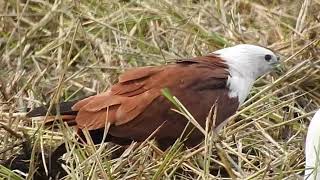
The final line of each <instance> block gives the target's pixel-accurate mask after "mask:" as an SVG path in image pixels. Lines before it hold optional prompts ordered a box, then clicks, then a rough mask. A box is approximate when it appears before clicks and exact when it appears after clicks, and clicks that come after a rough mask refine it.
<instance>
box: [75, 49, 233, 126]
mask: <svg viewBox="0 0 320 180" xmlns="http://www.w3.org/2000/svg"><path fill="white" fill-rule="evenodd" d="M226 69H227V66H226V65H225V64H224V63H223V62H222V61H221V59H219V58H217V57H216V56H214V55H209V56H203V57H197V58H194V59H187V60H181V61H178V62H177V63H176V64H171V65H167V66H161V67H143V68H137V69H134V70H131V71H128V72H126V73H124V74H123V75H121V76H120V77H119V82H118V83H117V84H115V85H113V86H112V87H111V89H110V90H109V91H108V92H105V93H102V94H100V95H96V96H92V97H89V98H86V99H84V100H82V101H80V102H78V103H76V104H75V105H74V106H73V110H75V111H79V112H78V114H77V117H76V122H77V124H78V127H79V128H87V129H88V130H94V129H99V128H103V127H104V126H105V123H106V122H109V123H111V124H115V125H117V126H120V125H123V124H126V123H128V122H130V121H132V120H134V119H135V118H137V117H138V116H139V115H141V114H143V113H144V112H145V111H146V109H147V108H148V106H150V105H151V103H152V102H154V101H155V100H156V99H159V98H160V97H161V89H163V88H169V89H170V90H172V92H173V93H174V95H175V94H177V93H180V94H181V93H184V91H186V92H189V89H193V91H202V90H204V89H208V88H209V89H211V92H212V93H215V92H214V91H213V90H214V89H218V91H219V90H221V89H224V90H225V83H226V80H227V76H228V72H227V70H226ZM218 91H217V92H218ZM218 94H219V93H218ZM199 101H200V99H199ZM211 105H212V104H211ZM211 105H210V107H211ZM156 108H164V109H166V111H167V110H170V106H168V107H167V106H166V107H162V106H159V107H156ZM162 121H165V119H163V120H162Z"/></svg>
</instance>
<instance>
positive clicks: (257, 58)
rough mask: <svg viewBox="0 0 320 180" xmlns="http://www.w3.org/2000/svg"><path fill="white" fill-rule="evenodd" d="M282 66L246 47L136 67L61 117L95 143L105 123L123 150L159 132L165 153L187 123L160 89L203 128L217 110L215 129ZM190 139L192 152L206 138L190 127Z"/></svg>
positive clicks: (65, 108) (67, 107)
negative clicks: (260, 81) (259, 81)
mask: <svg viewBox="0 0 320 180" xmlns="http://www.w3.org/2000/svg"><path fill="white" fill-rule="evenodd" d="M278 62H279V59H278V58H277V56H276V55H275V54H274V53H273V52H272V51H270V50H268V49H266V48H263V47H259V46H254V45H248V44H242V45H237V46H233V47H229V48H224V49H221V50H218V51H215V52H214V53H212V54H209V55H207V56H201V57H195V58H192V59H183V60H179V61H177V62H176V63H173V64H169V65H165V66H159V67H141V68H136V69H132V70H129V71H127V72H125V73H124V74H122V75H121V76H120V77H119V81H118V83H116V84H114V85H113V86H112V87H111V88H110V89H109V90H108V91H107V92H104V93H101V94H98V95H95V96H91V97H88V98H85V99H82V100H80V101H74V102H65V103H61V104H60V105H59V114H60V115H61V117H62V119H63V120H64V121H66V122H67V123H68V124H70V125H74V126H76V127H77V128H78V132H79V135H80V137H83V134H82V131H81V130H82V129H87V130H89V133H90V135H91V137H92V140H93V142H94V143H101V141H102V140H103V135H104V129H105V126H106V123H107V122H108V123H110V127H109V129H108V133H107V136H106V138H105V141H108V142H113V143H116V144H119V145H128V144H130V143H131V142H132V141H137V142H141V141H144V140H146V139H147V138H148V137H149V136H150V135H151V134H153V132H155V130H156V129H157V131H156V132H155V133H154V134H153V138H154V139H155V140H156V141H157V142H158V144H159V147H160V148H161V149H162V150H165V149H166V148H168V147H169V146H170V145H172V144H173V143H174V142H175V141H176V139H177V138H179V137H180V136H181V134H182V132H183V130H184V129H185V127H186V125H187V123H188V120H187V119H185V118H184V117H183V116H182V115H181V114H178V113H176V112H174V111H172V108H174V106H173V104H172V103H171V102H170V101H168V100H167V99H166V98H165V97H164V96H162V94H161V90H162V89H164V88H167V89H169V90H170V92H171V94H172V95H174V96H176V97H177V98H178V99H179V100H180V101H181V102H182V104H183V105H184V106H185V107H186V108H187V109H188V111H190V113H191V114H192V115H193V116H194V118H195V119H196V120H197V121H198V123H199V124H200V125H201V126H202V127H205V124H206V117H207V115H208V113H209V111H210V109H211V107H212V106H213V105H217V106H216V108H217V109H216V113H217V114H215V116H216V119H215V124H213V127H216V126H217V125H219V124H221V123H222V122H224V121H225V120H227V119H228V117H230V116H231V115H233V114H234V113H235V112H236V110H237V108H238V107H239V105H240V104H241V103H243V102H244V100H245V98H246V97H247V95H248V94H249V91H250V89H251V86H252V84H253V83H254V81H255V79H256V78H258V77H259V76H261V75H263V74H265V73H267V72H268V71H270V70H271V69H272V68H273V67H274V65H276V64H278ZM54 107H55V106H54ZM46 113H47V112H46V108H44V107H40V108H36V109H34V110H32V111H31V112H29V113H28V116H29V117H34V116H44V115H45V114H46ZM56 113H57V111H55V109H53V110H51V115H53V116H50V117H49V118H47V123H50V122H51V121H52V120H54V119H55V116H54V115H55V114H56ZM158 128H159V129H158ZM192 129H193V130H192ZM191 130H192V131H191ZM188 132H190V134H189V133H188ZM186 134H189V135H188V137H187V140H186V141H184V144H185V145H186V146H187V147H194V146H196V145H197V144H199V143H200V142H201V141H202V139H203V134H202V133H201V132H200V131H199V130H198V129H196V128H192V127H191V126H189V127H188V128H187V133H186ZM64 152H66V149H65V145H60V146H59V147H58V148H57V150H56V151H54V152H53V154H52V156H51V157H53V160H52V162H53V163H55V162H57V159H58V158H59V157H60V156H61V155H62V154H63V153H64ZM55 166H57V164H55ZM51 174H55V172H51Z"/></svg>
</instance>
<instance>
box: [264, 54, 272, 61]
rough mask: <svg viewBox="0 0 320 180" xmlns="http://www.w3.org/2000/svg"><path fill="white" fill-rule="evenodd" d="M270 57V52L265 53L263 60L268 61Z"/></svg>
mask: <svg viewBox="0 0 320 180" xmlns="http://www.w3.org/2000/svg"><path fill="white" fill-rule="evenodd" d="M271 59H272V56H271V55H270V54H267V55H265V56H264V60H266V61H268V62H269V61H270V60H271Z"/></svg>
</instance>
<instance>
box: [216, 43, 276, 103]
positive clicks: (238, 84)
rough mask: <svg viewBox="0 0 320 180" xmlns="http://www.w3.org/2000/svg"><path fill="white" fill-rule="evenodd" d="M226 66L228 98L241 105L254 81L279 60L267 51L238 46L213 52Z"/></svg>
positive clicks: (252, 46)
mask: <svg viewBox="0 0 320 180" xmlns="http://www.w3.org/2000/svg"><path fill="white" fill-rule="evenodd" d="M213 54H216V55H217V56H219V57H220V58H221V59H222V60H224V61H225V63H226V64H227V65H228V71H229V74H230V76H229V77H228V82H227V84H228V87H229V90H230V92H229V96H230V97H237V98H238V99H239V103H240V104H242V103H243V102H244V100H245V99H246V97H247V96H248V94H249V92H250V89H251V87H252V85H253V83H254V81H255V80H256V79H257V78H258V77H259V76H262V75H263V74H265V73H267V72H269V71H270V70H271V69H272V68H273V67H275V66H276V65H277V64H278V63H279V58H278V57H277V56H276V55H275V54H274V53H273V52H272V51H270V50H269V49H266V48H263V47H260V46H255V45H250V44H240V45H236V46H233V47H228V48H224V49H220V50H218V51H215V52H213Z"/></svg>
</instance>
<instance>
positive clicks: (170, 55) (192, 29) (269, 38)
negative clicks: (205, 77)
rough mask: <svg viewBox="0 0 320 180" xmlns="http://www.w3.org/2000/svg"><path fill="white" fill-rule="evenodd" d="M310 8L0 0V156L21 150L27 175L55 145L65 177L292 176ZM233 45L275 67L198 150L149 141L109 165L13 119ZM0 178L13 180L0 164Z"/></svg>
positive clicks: (309, 91) (317, 103) (299, 168)
mask: <svg viewBox="0 0 320 180" xmlns="http://www.w3.org/2000/svg"><path fill="white" fill-rule="evenodd" d="M319 12H320V1H319V0H313V1H312V0H295V1H293V0H288V1H284V0H251V1H250V0H235V1H232V0H186V1H183V0H173V1H169V0H156V1H152V0H145V1H138V0H137V1H134V0H132V1H130V0H90V1H89V0H81V1H80V0H49V1H44V0H5V1H3V0H2V1H0V159H1V160H7V159H8V158H10V157H12V156H13V155H15V154H17V153H21V152H23V148H22V147H25V148H24V149H26V148H27V149H29V150H30V152H31V151H32V152H33V153H32V156H31V161H30V162H28V163H30V165H31V166H30V169H29V177H28V178H31V174H32V172H34V170H35V168H36V166H35V159H36V158H35V156H36V155H37V154H36V153H35V152H43V154H47V153H48V152H51V151H52V150H53V149H54V148H55V147H56V146H57V145H58V144H60V143H61V142H63V141H65V142H67V143H68V146H69V148H68V153H67V154H66V155H65V156H64V159H65V161H66V162H68V164H67V165H66V166H64V169H65V170H66V171H67V173H68V175H67V176H66V179H221V178H222V179H230V178H238V179H299V178H301V177H300V176H301V175H302V174H303V172H304V161H305V160H304V154H303V151H304V139H305V135H306V131H307V129H306V128H307V125H308V124H309V120H310V118H311V117H312V115H313V114H314V110H315V109H317V108H319V107H320V49H319V48H320V45H319V40H320V38H319V32H320V13H319ZM239 43H250V44H258V45H262V46H266V47H268V48H270V49H273V50H274V51H275V52H277V53H278V54H280V55H281V59H282V69H283V70H282V71H283V72H281V73H279V72H275V73H273V74H269V75H266V76H264V77H262V78H260V79H258V80H257V82H256V83H255V86H254V88H253V90H252V91H251V94H250V97H249V98H248V100H247V101H246V102H245V104H244V105H243V106H242V107H241V109H240V110H239V111H238V113H237V114H236V115H235V116H234V117H233V118H232V119H233V120H232V121H231V123H229V124H228V125H227V126H225V127H224V128H223V129H221V130H220V131H219V138H218V139H217V140H215V142H211V146H210V147H208V146H202V147H200V148H197V149H188V150H186V149H184V148H181V145H180V144H175V145H174V146H173V147H172V148H171V149H170V150H167V151H166V152H161V151H159V149H157V147H156V145H155V143H154V142H153V141H152V140H151V141H147V142H144V143H142V144H141V145H139V146H138V148H133V146H134V145H132V146H130V147H128V149H127V150H126V151H125V153H124V154H123V155H122V156H121V157H120V158H117V159H113V160H110V158H109V156H110V154H111V153H112V152H113V151H115V149H117V148H118V147H117V146H114V145H110V144H107V145H106V144H103V145H98V146H93V145H91V144H90V143H89V144H88V145H87V146H85V147H84V148H80V147H79V146H78V144H77V141H76V140H75V139H74V134H75V132H74V130H73V129H72V128H69V127H66V126H64V125H63V124H60V125H58V126H57V127H58V130H56V129H52V128H47V127H43V126H42V125H41V124H39V123H38V122H36V121H32V120H31V119H28V118H26V117H25V112H27V108H31V107H35V106H40V105H43V104H44V103H47V104H50V103H56V102H60V101H66V100H72V99H77V98H80V97H84V96H88V95H92V94H95V93H99V92H103V91H105V90H107V89H108V88H109V87H110V85H111V84H113V83H114V82H115V81H116V78H117V76H118V75H119V74H120V73H121V72H123V71H124V70H126V69H128V68H131V67H137V66H145V65H161V64H166V63H168V62H171V61H174V59H177V58H186V57H193V56H199V55H204V54H207V53H210V52H212V51H214V50H216V49H220V48H223V47H225V46H230V45H234V44H239ZM30 143H31V144H32V146H30V145H31V144H30ZM206 143H207V142H206ZM206 143H205V144H206ZM22 145H24V146H22ZM26 146H30V147H26ZM30 152H29V153H30ZM221 154H223V156H221ZM221 157H223V158H221ZM0 176H1V177H2V178H9V177H10V178H11V179H23V178H24V177H23V175H21V174H19V173H17V172H14V171H11V170H8V169H5V168H3V167H0Z"/></svg>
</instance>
